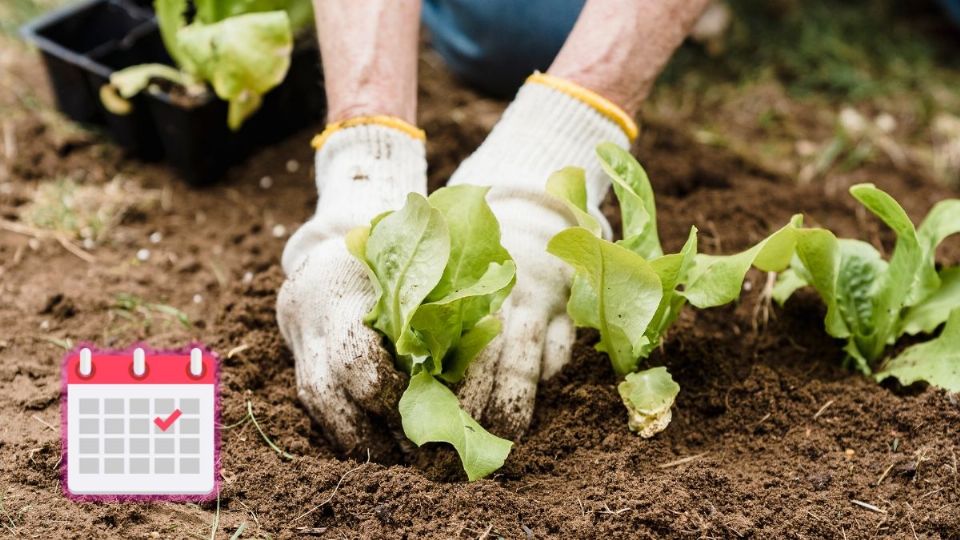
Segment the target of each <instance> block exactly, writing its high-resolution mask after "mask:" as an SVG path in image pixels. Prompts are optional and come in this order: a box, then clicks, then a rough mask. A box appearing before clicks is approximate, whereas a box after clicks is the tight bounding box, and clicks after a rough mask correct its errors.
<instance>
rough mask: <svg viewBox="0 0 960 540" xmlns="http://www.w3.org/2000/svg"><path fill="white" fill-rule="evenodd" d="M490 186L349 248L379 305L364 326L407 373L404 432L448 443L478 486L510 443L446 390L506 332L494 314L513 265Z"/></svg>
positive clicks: (461, 189) (393, 222)
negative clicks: (384, 341) (488, 198)
mask: <svg viewBox="0 0 960 540" xmlns="http://www.w3.org/2000/svg"><path fill="white" fill-rule="evenodd" d="M488 189H489V188H485V187H477V186H469V185H461V186H454V187H446V188H442V189H439V190H437V191H436V192H434V193H433V194H432V195H430V197H429V198H424V197H423V196H421V195H417V194H415V193H411V194H410V195H408V196H407V202H406V204H405V205H404V207H403V208H401V209H400V210H397V211H396V212H388V213H386V214H383V215H381V216H378V217H377V218H375V219H374V220H373V222H372V223H371V225H370V226H369V227H361V228H358V229H354V230H353V231H351V232H350V233H349V235H348V236H347V247H348V248H349V250H350V252H351V253H352V254H353V255H354V256H355V257H356V258H357V259H359V260H360V261H361V262H362V263H363V264H364V266H365V267H366V269H367V270H368V273H369V275H370V279H371V281H372V283H373V285H374V288H375V290H376V295H377V302H376V304H375V305H374V307H373V309H372V310H371V311H370V313H369V314H368V315H367V318H366V322H367V323H368V324H369V325H370V326H372V327H373V328H375V329H376V330H378V331H379V332H380V333H381V334H383V335H384V336H385V337H386V338H387V340H388V341H389V343H390V345H391V346H392V348H393V352H394V353H395V357H396V360H397V364H398V366H399V367H400V368H401V369H403V370H404V371H405V372H407V373H408V374H409V375H410V382H409V385H408V386H407V389H406V391H404V393H403V396H402V397H401V398H400V417H401V420H402V423H403V431H404V433H405V434H406V435H407V437H408V438H409V439H410V440H411V441H413V442H414V443H416V444H417V445H418V446H419V445H422V444H424V443H427V442H446V443H450V444H451V445H453V447H454V448H455V449H456V451H457V453H458V454H459V455H460V461H461V462H462V463H463V469H464V471H466V473H467V477H468V478H469V479H470V480H471V481H472V480H475V479H477V478H482V477H484V476H486V475H488V474H490V473H492V472H493V471H495V470H497V469H499V468H500V467H501V466H502V465H503V462H504V460H506V458H507V454H509V453H510V448H511V446H512V445H513V443H511V442H510V441H507V440H505V439H501V438H499V437H496V436H494V435H492V434H490V433H489V432H487V431H486V430H485V429H483V427H481V426H480V424H478V423H477V422H476V421H475V420H474V419H473V418H471V417H470V415H469V414H467V413H466V412H465V411H464V410H463V409H462V408H461V407H460V404H459V401H458V400H457V396H456V395H455V394H454V393H453V392H452V391H451V390H450V389H449V388H448V387H447V386H446V385H445V384H444V383H450V384H453V383H457V382H459V381H460V380H462V379H463V377H464V373H465V372H466V370H467V367H468V366H469V365H470V362H471V361H472V360H473V359H474V358H476V357H477V355H478V354H479V353H480V351H481V350H483V348H484V347H485V346H486V345H487V344H488V343H490V341H491V340H493V338H494V337H496V335H497V334H498V333H499V332H500V320H499V319H498V318H497V317H496V316H495V315H494V314H495V313H496V311H497V310H498V309H499V308H500V306H501V305H502V304H503V301H504V300H505V299H506V297H507V295H508V294H510V291H511V289H512V288H513V285H514V282H515V280H516V266H515V265H514V262H513V259H511V258H510V254H509V253H507V250H506V249H504V247H503V245H501V243H500V225H499V224H498V223H497V219H496V217H494V215H493V212H492V211H491V210H490V207H489V206H487V203H486V200H485V199H484V198H485V196H486V193H487V190H488Z"/></svg>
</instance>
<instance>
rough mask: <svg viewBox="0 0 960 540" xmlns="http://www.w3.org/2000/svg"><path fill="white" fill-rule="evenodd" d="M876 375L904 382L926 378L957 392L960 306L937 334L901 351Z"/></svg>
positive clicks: (959, 363) (959, 362)
mask: <svg viewBox="0 0 960 540" xmlns="http://www.w3.org/2000/svg"><path fill="white" fill-rule="evenodd" d="M875 377H876V379H877V381H878V382H879V381H882V380H884V379H886V378H887V377H895V378H896V379H897V380H899V381H900V383H901V384H904V385H910V384H913V383H915V382H917V381H926V382H928V383H930V384H932V385H934V386H938V387H940V388H943V389H945V390H949V391H950V392H960V309H955V310H954V311H953V312H952V313H951V314H950V316H949V318H948V319H947V324H946V325H945V326H944V327H943V332H941V333H940V336H939V337H937V338H936V339H933V340H930V341H928V342H926V343H921V344H919V345H914V346H913V347H910V348H908V349H907V350H905V351H903V353H901V354H900V355H899V356H897V357H896V358H893V359H892V360H890V361H888V362H887V363H886V364H885V365H884V366H883V367H882V368H881V369H880V370H879V371H878V372H877V373H876V375H875Z"/></svg>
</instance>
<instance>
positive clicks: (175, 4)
mask: <svg viewBox="0 0 960 540" xmlns="http://www.w3.org/2000/svg"><path fill="white" fill-rule="evenodd" d="M153 9H154V11H155V12H156V13H157V26H158V27H159V28H160V39H162V40H163V45H164V47H166V49H167V53H168V54H170V58H173V61H174V62H176V64H177V65H178V66H180V67H181V68H183V69H184V70H185V71H188V72H195V70H193V69H190V68H192V67H193V65H192V64H190V63H189V59H188V58H186V57H185V56H184V55H183V52H182V51H181V48H180V40H179V39H178V38H177V33H178V32H180V29H181V28H183V27H184V26H186V25H187V19H186V12H187V0H154V1H153Z"/></svg>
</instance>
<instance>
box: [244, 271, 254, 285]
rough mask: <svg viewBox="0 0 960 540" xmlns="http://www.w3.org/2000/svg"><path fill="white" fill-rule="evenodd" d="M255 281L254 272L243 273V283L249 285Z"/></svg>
mask: <svg viewBox="0 0 960 540" xmlns="http://www.w3.org/2000/svg"><path fill="white" fill-rule="evenodd" d="M251 283H253V272H244V273H243V284H244V285H249V284H251Z"/></svg>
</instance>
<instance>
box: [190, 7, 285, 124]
mask: <svg viewBox="0 0 960 540" xmlns="http://www.w3.org/2000/svg"><path fill="white" fill-rule="evenodd" d="M177 41H178V42H179V44H180V51H181V54H182V57H183V58H184V59H185V60H186V64H185V65H184V66H183V67H184V69H185V70H187V71H188V72H191V73H192V74H193V75H195V76H196V77H199V78H201V79H204V80H207V81H210V84H211V86H213V90H214V92H215V93H216V94H217V96H219V97H220V98H221V99H223V100H225V101H227V102H229V109H228V111H227V125H228V126H230V128H231V129H238V128H239V127H240V125H241V124H242V123H243V121H244V120H245V119H246V118H247V117H248V116H250V115H251V114H253V112H254V111H256V110H257V109H258V108H259V107H260V103H261V101H262V100H263V94H265V93H267V92H268V91H270V90H271V89H273V88H274V87H275V86H277V85H278V84H280V83H281V82H282V81H283V79H284V77H286V75H287V69H288V68H289V67H290V53H291V51H292V50H293V34H292V32H291V28H290V19H289V17H288V16H287V14H286V12H284V11H267V12H261V13H248V14H244V15H237V16H235V17H230V18H228V19H224V20H222V21H219V22H216V23H212V24H203V23H201V22H194V23H192V24H190V25H189V26H186V27H184V28H181V29H180V30H179V31H178V32H177Z"/></svg>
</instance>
